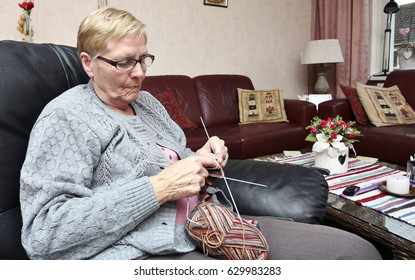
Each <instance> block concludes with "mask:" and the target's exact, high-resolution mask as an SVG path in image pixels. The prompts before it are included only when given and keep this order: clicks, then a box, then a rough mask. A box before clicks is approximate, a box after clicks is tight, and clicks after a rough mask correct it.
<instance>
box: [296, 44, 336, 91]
mask: <svg viewBox="0 0 415 280" xmlns="http://www.w3.org/2000/svg"><path fill="white" fill-rule="evenodd" d="M343 61H344V60H343V55H342V51H341V49H340V43H339V40H337V39H325V40H315V41H309V42H308V43H307V45H306V47H305V50H304V52H303V53H302V55H301V64H319V67H318V69H317V82H316V84H315V86H314V93H319V94H325V93H328V92H329V89H330V86H329V83H328V82H327V67H325V66H324V64H328V63H338V62H343Z"/></svg>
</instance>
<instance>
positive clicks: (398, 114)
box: [356, 82, 415, 127]
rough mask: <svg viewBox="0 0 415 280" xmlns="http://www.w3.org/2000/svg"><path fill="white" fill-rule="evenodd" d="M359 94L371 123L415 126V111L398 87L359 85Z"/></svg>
mask: <svg viewBox="0 0 415 280" xmlns="http://www.w3.org/2000/svg"><path fill="white" fill-rule="evenodd" d="M356 89H357V94H358V96H359V99H360V101H361V102H362V105H363V108H364V109H365V111H366V114H367V115H368V117H369V119H370V122H371V123H372V124H373V125H375V126H377V127H379V126H391V125H397V124H414V123H415V111H414V109H412V107H411V105H409V104H408V103H407V102H406V100H405V97H403V95H402V93H401V91H400V90H399V88H398V86H393V87H389V88H381V87H374V86H367V85H363V84H362V83H359V82H358V83H357V87H356Z"/></svg>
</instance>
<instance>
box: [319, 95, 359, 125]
mask: <svg viewBox="0 0 415 280" xmlns="http://www.w3.org/2000/svg"><path fill="white" fill-rule="evenodd" d="M337 115H340V116H341V117H342V118H343V120H344V121H351V120H353V121H354V120H355V117H354V115H353V111H352V107H351V105H350V102H349V100H348V99H347V98H340V99H334V100H329V101H324V102H322V103H320V104H319V105H318V116H319V117H320V118H324V119H326V118H328V117H335V116H337Z"/></svg>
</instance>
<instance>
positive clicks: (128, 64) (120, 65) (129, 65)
mask: <svg viewBox="0 0 415 280" xmlns="http://www.w3.org/2000/svg"><path fill="white" fill-rule="evenodd" d="M136 64H137V61H135V60H134V59H125V60H120V61H117V69H119V70H123V71H128V70H131V69H133V68H134V66H135V65H136Z"/></svg>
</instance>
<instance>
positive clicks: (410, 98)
mask: <svg viewBox="0 0 415 280" xmlns="http://www.w3.org/2000/svg"><path fill="white" fill-rule="evenodd" d="M394 85H397V86H398V87H399V90H400V91H401V92H402V95H403V96H404V97H405V99H406V102H408V103H409V104H410V105H411V106H412V108H414V109H415V69H411V70H395V71H392V72H391V73H389V75H388V76H387V77H386V81H385V84H384V85H383V86H384V87H391V86H394Z"/></svg>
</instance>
